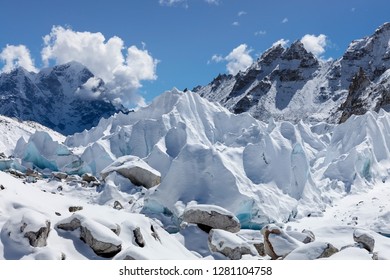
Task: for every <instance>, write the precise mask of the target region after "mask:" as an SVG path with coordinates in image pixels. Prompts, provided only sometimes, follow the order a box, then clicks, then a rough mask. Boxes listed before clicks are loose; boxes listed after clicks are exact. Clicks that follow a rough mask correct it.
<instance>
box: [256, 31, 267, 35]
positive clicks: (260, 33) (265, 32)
mask: <svg viewBox="0 0 390 280" xmlns="http://www.w3.org/2000/svg"><path fill="white" fill-rule="evenodd" d="M265 34H267V31H265V30H259V31H256V32H255V36H263V35H265Z"/></svg>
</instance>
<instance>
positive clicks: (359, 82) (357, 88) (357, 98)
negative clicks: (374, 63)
mask: <svg viewBox="0 0 390 280" xmlns="http://www.w3.org/2000/svg"><path fill="white" fill-rule="evenodd" d="M370 83H371V82H370V80H369V79H368V77H367V76H366V74H365V73H364V70H363V68H360V69H359V72H358V73H356V75H355V76H354V77H353V79H352V82H351V85H350V86H349V90H348V96H347V99H346V100H345V102H344V103H343V104H342V105H341V107H340V110H341V111H342V112H343V113H342V115H341V118H340V123H343V122H345V121H346V120H347V119H348V118H349V117H350V116H351V115H362V114H364V113H365V112H366V111H367V110H365V108H364V104H363V100H362V99H361V96H362V92H363V91H364V90H365V89H366V88H367V87H368V86H369V85H370Z"/></svg>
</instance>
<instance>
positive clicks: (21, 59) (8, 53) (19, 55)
mask: <svg viewBox="0 0 390 280" xmlns="http://www.w3.org/2000/svg"><path fill="white" fill-rule="evenodd" d="M0 61H3V62H4V66H3V68H2V69H1V71H0V72H10V71H12V70H13V69H15V68H17V67H23V68H24V69H26V70H27V71H30V72H37V71H38V70H37V68H35V66H34V60H33V59H32V58H31V55H30V51H29V49H28V48H27V47H26V46H24V45H18V46H14V45H7V46H6V47H5V48H4V49H3V50H2V51H1V53H0Z"/></svg>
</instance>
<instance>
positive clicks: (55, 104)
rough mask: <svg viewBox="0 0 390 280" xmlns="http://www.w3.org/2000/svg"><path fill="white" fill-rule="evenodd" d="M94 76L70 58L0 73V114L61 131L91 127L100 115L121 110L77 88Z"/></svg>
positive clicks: (66, 131)
mask: <svg viewBox="0 0 390 280" xmlns="http://www.w3.org/2000/svg"><path fill="white" fill-rule="evenodd" d="M92 77H94V75H93V74H92V72H91V71H90V70H89V69H88V68H87V67H85V66H84V65H82V64H80V63H78V62H75V61H72V62H69V63H66V64H62V65H57V66H54V67H48V68H45V69H42V70H41V71H40V72H39V73H29V72H28V71H26V70H25V69H23V68H21V67H19V68H16V69H15V70H13V71H11V72H10V73H2V74H0V114H1V115H5V116H8V117H16V118H18V119H20V120H28V121H35V122H38V123H41V124H43V125H45V126H47V127H49V128H51V129H54V130H56V131H58V132H60V133H63V134H73V133H75V132H80V131H83V130H84V129H90V128H91V127H93V126H95V125H97V123H98V122H99V120H100V119H101V118H102V117H109V116H111V115H112V114H114V113H116V112H118V111H120V110H124V111H126V109H124V108H123V107H121V106H115V105H114V104H112V103H111V102H108V101H106V100H101V99H96V100H85V99H82V96H80V95H79V94H76V93H77V90H78V89H80V88H82V87H83V85H84V84H85V83H86V82H87V81H88V80H89V79H90V78H92Z"/></svg>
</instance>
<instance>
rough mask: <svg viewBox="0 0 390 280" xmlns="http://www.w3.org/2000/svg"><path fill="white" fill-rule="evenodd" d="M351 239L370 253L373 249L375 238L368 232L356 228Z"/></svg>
mask: <svg viewBox="0 0 390 280" xmlns="http://www.w3.org/2000/svg"><path fill="white" fill-rule="evenodd" d="M353 240H354V241H355V242H357V243H358V244H361V245H362V246H363V248H364V249H366V250H367V251H368V252H370V253H372V252H373V251H374V246H375V239H374V237H373V236H372V235H371V234H369V233H368V232H366V231H364V230H361V229H356V230H355V231H354V232H353Z"/></svg>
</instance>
